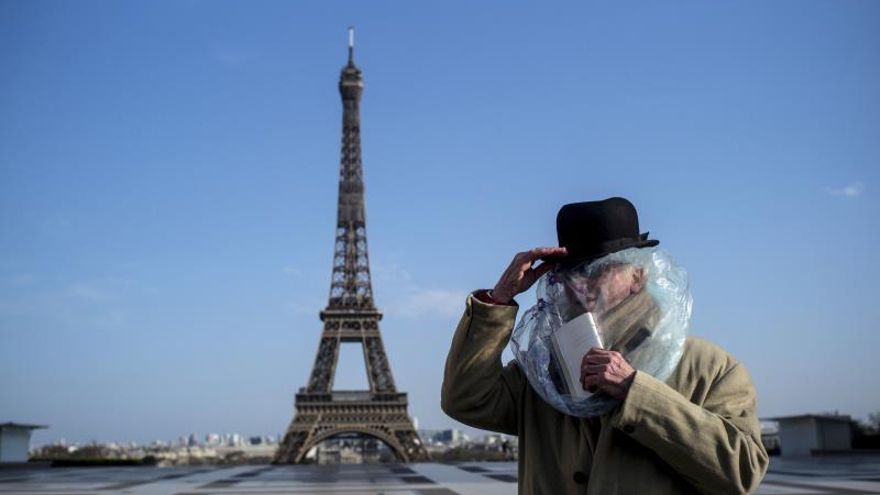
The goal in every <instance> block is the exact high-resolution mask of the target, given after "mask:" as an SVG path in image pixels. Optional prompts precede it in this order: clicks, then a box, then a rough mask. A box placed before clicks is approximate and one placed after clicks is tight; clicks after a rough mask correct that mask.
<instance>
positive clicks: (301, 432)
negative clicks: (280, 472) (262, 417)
mask: <svg viewBox="0 0 880 495" xmlns="http://www.w3.org/2000/svg"><path fill="white" fill-rule="evenodd" d="M346 433H359V434H363V435H367V436H370V437H373V438H376V439H378V440H381V441H382V442H383V443H385V445H387V446H388V447H389V448H390V449H391V450H392V451H393V452H394V454H395V455H396V456H397V459H398V460H399V461H400V462H421V461H428V460H430V457H429V455H428V452H427V451H426V450H425V447H424V445H422V442H421V440H420V439H419V436H418V434H417V433H416V431H415V428H414V427H413V423H412V421H411V420H410V418H409V415H408V414H407V400H406V394H405V393H402V392H395V393H387V394H382V393H379V394H377V393H371V392H360V391H356V392H349V391H337V392H331V393H324V394H315V393H300V394H296V415H295V416H294V418H293V421H291V423H290V427H289V428H288V429H287V433H286V434H285V435H284V440H283V441H282V442H281V444H280V445H279V447H278V450H277V451H276V453H275V458H274V459H273V461H272V462H273V464H299V463H302V462H303V461H304V460H305V456H306V453H308V452H309V450H311V449H312V447H315V446H317V445H318V444H320V443H321V442H323V441H324V440H327V439H329V438H332V437H335V436H337V435H341V434H346Z"/></svg>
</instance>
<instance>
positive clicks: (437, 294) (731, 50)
mask: <svg viewBox="0 0 880 495" xmlns="http://www.w3.org/2000/svg"><path fill="white" fill-rule="evenodd" d="M350 24H353V25H355V26H356V28H357V32H356V48H355V58H356V60H357V63H358V65H359V66H360V67H361V68H362V69H363V71H364V76H365V80H366V89H365V93H364V97H363V102H362V107H361V111H362V119H363V125H362V138H363V157H364V169H365V177H366V202H367V219H368V238H369V251H370V257H371V264H372V270H373V285H374V292H375V295H376V301H377V305H378V306H379V307H380V309H382V310H384V311H385V319H384V320H383V321H382V324H381V325H382V326H381V329H382V331H383V335H384V337H385V345H386V349H387V351H388V354H389V359H390V361H391V365H392V368H393V371H394V374H395V379H396V382H397V384H398V386H399V387H400V388H401V389H402V390H404V391H407V392H408V393H409V397H410V412H411V414H413V415H415V416H417V417H418V418H419V422H420V426H421V427H434V428H441V427H451V426H454V425H457V423H455V422H454V421H452V420H451V419H449V418H447V417H446V416H445V415H444V414H443V412H442V411H441V410H440V406H439V388H440V382H441V374H442V369H443V363H444V359H445V355H446V351H447V350H448V346H449V342H450V339H451V336H452V332H453V328H454V326H455V323H456V322H457V320H458V317H459V316H460V314H461V311H462V309H463V305H464V298H465V294H466V293H467V292H468V291H470V290H473V289H476V288H481V287H490V286H492V285H494V283H495V281H496V280H497V277H498V275H499V274H500V273H501V272H502V271H503V269H504V268H505V267H506V266H507V264H508V262H509V261H510V258H511V257H512V255H513V254H514V253H515V252H517V251H520V250H523V249H527V248H529V247H533V246H538V245H554V244H555V242H556V237H555V226H554V219H555V215H556V211H557V209H558V208H559V207H560V206H561V205H562V204H564V203H567V202H573V201H585V200H591V199H601V198H605V197H608V196H613V195H622V196H625V197H628V198H630V199H631V200H632V201H633V202H634V203H635V204H636V206H637V207H638V208H639V211H640V214H641V223H642V227H643V230H649V231H650V232H651V235H652V237H655V238H658V239H660V240H661V244H660V246H661V247H662V248H664V249H666V250H667V251H669V252H670V253H672V254H673V256H674V257H675V258H676V259H677V260H678V261H679V262H680V263H681V264H682V265H683V266H685V267H686V268H687V269H688V271H689V273H690V276H691V281H692V289H693V293H694V301H695V304H694V311H695V314H694V319H693V326H692V333H693V334H696V335H700V336H703V337H705V338H707V339H709V340H712V341H714V342H716V343H719V344H721V345H722V346H723V347H725V348H726V349H727V350H728V351H730V352H731V353H732V354H733V355H735V356H736V357H737V358H739V359H740V360H741V361H743V362H744V363H745V364H746V366H747V367H748V369H749V370H750V371H751V373H752V376H753V378H754V381H755V383H756V386H757V389H758V394H759V399H758V400H759V403H758V407H759V413H760V414H761V415H762V416H764V417H766V416H773V415H783V414H795V413H806V412H822V411H831V410H839V411H840V412H841V413H846V414H853V415H855V416H860V417H864V416H865V415H866V414H867V413H868V412H872V411H877V410H880V393H878V392H880V365H878V362H880V360H878V359H877V354H878V349H880V336H878V322H880V304H878V302H877V301H875V300H874V299H873V298H874V296H875V295H877V294H878V292H880V291H878V289H880V283H878V277H880V269H878V255H877V254H876V253H877V249H878V245H880V222H878V218H877V217H878V213H880V208H878V206H880V201H878V198H880V194H878V193H880V172H878V170H880V139H878V138H880V3H878V2H872V1H865V2H856V1H838V2H827V1H821V2H813V1H796V2H784V1H779V2H761V1H752V2H723V3H720V2H675V3H673V4H666V3H663V4H661V3H658V2H637V3H628V4H627V5H625V6H622V5H619V4H616V3H608V2H602V3H592V2H591V3H587V2H571V3H555V4H553V5H549V4H547V3H540V4H539V3H537V2H535V3H525V2H506V1H503V2H502V1H497V2H435V3H433V4H429V3H426V2H412V3H402V2H312V3H305V2H270V1H257V2H244V1H240V2H227V1H142V2H134V1H130V2H111V1H89V2H64V1H58V2H45V1H24V0H21V1H12V0H4V1H0V336H2V341H0V342H2V344H0V379H2V386H0V421H10V420H12V421H24V422H36V423H45V424H48V425H50V426H51V427H50V429H48V430H42V431H39V432H37V433H36V434H35V437H34V441H35V443H44V442H48V441H51V440H54V439H57V438H60V437H64V438H67V439H68V440H79V441H85V440H90V439H95V440H99V441H105V440H136V441H146V440H152V439H156V438H162V439H169V438H176V437H177V436H178V435H181V434H187V433H189V432H196V433H197V434H199V435H200V436H201V435H204V434H205V433H207V432H241V433H243V434H247V435H257V434H277V433H281V432H283V431H284V429H285V428H286V427H287V424H288V422H289V421H290V419H291V417H292V413H293V394H294V393H295V391H296V389H297V388H298V387H300V386H303V385H304V384H305V383H306V380H307V378H308V373H309V371H310V369H311V366H312V362H313V360H314V354H315V351H316V348H317V344H318V338H319V335H320V332H321V322H320V321H319V320H318V312H319V311H320V310H321V309H322V308H323V307H324V306H325V305H326V302H327V297H328V294H329V284H330V272H331V260H332V245H333V236H334V226H335V225H334V222H335V215H336V199H337V198H336V187H337V172H338V163H339V137H340V127H341V105H340V100H339V94H338V92H337V88H336V83H337V78H338V75H339V69H340V68H341V67H342V65H343V64H344V62H345V59H346V43H347V35H346V27H347V26H348V25H350ZM532 300H533V295H532V294H524V295H522V296H520V297H519V301H520V303H521V304H522V305H523V306H525V307H528V306H530V305H531V304H532ZM353 356H355V357H356V353H351V352H347V351H346V352H345V353H344V354H343V360H342V363H341V364H340V369H341V373H342V374H343V375H344V376H340V377H339V379H338V380H337V383H338V385H340V387H341V388H345V387H346V386H355V385H357V384H360V383H365V378H364V377H363V372H362V371H361V370H360V368H362V365H361V364H359V363H357V362H356V360H355V359H354V358H353ZM358 373H359V375H358Z"/></svg>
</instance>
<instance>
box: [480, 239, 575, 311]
mask: <svg viewBox="0 0 880 495" xmlns="http://www.w3.org/2000/svg"><path fill="white" fill-rule="evenodd" d="M567 253H568V252H567V251H566V250H565V248H564V247H539V248H535V249H531V250H529V251H524V252H522V253H518V254H517V255H516V256H514V257H513V261H511V262H510V266H508V267H507V270H505V271H504V274H502V275H501V278H500V279H499V280H498V283H497V284H495V288H494V289H492V299H494V300H495V301H497V302H499V303H501V304H507V303H509V302H510V301H511V300H512V299H513V297H514V296H516V295H517V294H519V293H522V292H525V291H527V290H529V287H531V286H532V284H534V283H535V281H536V280H538V279H539V278H541V275H543V274H545V273H547V272H548V271H550V269H551V268H553V267H555V266H556V265H557V264H556V263H548V262H546V261H545V262H543V263H541V264H540V265H538V266H537V267H535V268H532V265H534V263H535V262H536V261H538V258H542V257H554V256H565V255H566V254H567Z"/></svg>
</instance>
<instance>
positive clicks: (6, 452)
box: [0, 423, 46, 463]
mask: <svg viewBox="0 0 880 495" xmlns="http://www.w3.org/2000/svg"><path fill="white" fill-rule="evenodd" d="M40 428H46V427H45V426H43V425H28V424H22V423H0V463H5V462H27V461H28V450H29V449H30V444H31V431H33V430H37V429H40Z"/></svg>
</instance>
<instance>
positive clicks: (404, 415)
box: [273, 29, 429, 464]
mask: <svg viewBox="0 0 880 495" xmlns="http://www.w3.org/2000/svg"><path fill="white" fill-rule="evenodd" d="M363 87H364V83H363V75H362V73H361V70H360V69H358V67H357V66H356V65H355V64H354V43H353V32H352V30H351V29H349V45H348V63H347V64H346V65H345V66H344V67H343V68H342V73H341V74H340V76H339V93H340V94H341V96H342V152H341V157H340V166H339V201H338V207H337V208H338V209H337V223H336V242H335V245H334V251H333V274H332V277H331V280H330V300H329V302H328V304H327V308H326V309H324V310H323V311H321V313H320V318H321V321H322V322H323V324H324V330H323V331H322V333H321V340H320V343H319V344H318V351H317V354H316V356H315V363H314V365H313V366H312V373H311V376H310V378H309V381H308V384H307V385H306V386H305V387H303V388H300V390H299V393H297V394H296V398H295V400H294V407H295V413H294V417H293V420H292V421H291V422H290V426H289V427H288V428H287V432H286V433H285V435H284V439H283V440H282V442H281V444H280V445H279V447H278V450H277V451H276V453H275V458H274V459H273V463H276V464H290V463H300V462H303V460H304V459H305V456H306V453H307V452H308V451H309V450H310V449H311V448H312V447H315V446H317V445H318V444H320V443H321V442H323V441H324V440H327V439H330V438H333V437H335V436H339V435H345V434H349V433H354V434H360V435H366V436H369V437H373V438H376V439H378V440H381V441H382V442H383V443H385V444H386V445H387V446H388V447H389V448H390V449H391V450H392V451H393V452H394V454H395V455H396V456H397V458H398V459H399V460H400V461H401V462H413V461H423V460H427V459H428V458H429V457H428V453H427V451H426V450H425V447H424V445H423V444H422V441H421V439H420V438H419V436H418V434H417V433H416V430H415V427H414V426H413V422H412V419H410V417H409V414H408V412H407V397H406V393H405V392H399V391H398V390H397V387H396V386H395V385H394V377H393V376H392V374H391V367H390V365H389V364H388V356H387V355H386V353H385V346H384V345H383V343H382V335H381V333H380V331H379V321H380V320H381V319H382V313H381V312H380V311H379V310H377V309H376V306H375V304H374V303H373V289H372V284H371V281H370V263H369V258H368V256H367V230H366V212H365V206H364V181H363V167H362V164H361V138H360V108H359V106H360V98H361V94H362V93H363ZM347 342H352V343H359V344H361V347H362V348H363V353H364V362H365V364H366V368H367V380H368V383H369V390H334V389H333V381H334V377H335V375H336V363H337V362H338V360H339V350H340V348H341V346H342V344H343V343H347Z"/></svg>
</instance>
